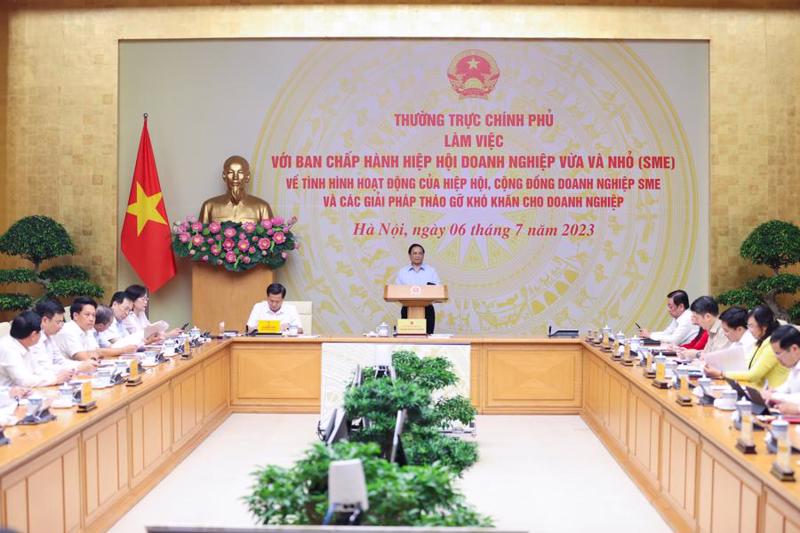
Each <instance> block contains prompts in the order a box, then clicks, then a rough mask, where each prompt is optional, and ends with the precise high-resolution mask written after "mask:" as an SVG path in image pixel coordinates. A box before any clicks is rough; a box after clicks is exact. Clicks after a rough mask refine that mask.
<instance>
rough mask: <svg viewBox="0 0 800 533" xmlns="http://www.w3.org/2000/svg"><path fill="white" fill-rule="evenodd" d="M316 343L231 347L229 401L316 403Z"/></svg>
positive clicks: (318, 382)
mask: <svg viewBox="0 0 800 533" xmlns="http://www.w3.org/2000/svg"><path fill="white" fill-rule="evenodd" d="M320 365H321V355H320V347H319V345H296V346H294V345H293V346H264V345H262V346H261V347H260V348H249V347H238V346H237V347H234V348H233V349H232V353H231V394H232V398H231V403H232V405H234V406H236V405H242V406H244V405H253V406H255V405H291V406H296V407H299V408H302V407H305V406H307V407H309V408H314V407H318V406H319V398H320V373H321V367H320Z"/></svg>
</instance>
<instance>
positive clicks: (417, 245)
mask: <svg viewBox="0 0 800 533" xmlns="http://www.w3.org/2000/svg"><path fill="white" fill-rule="evenodd" d="M414 248H419V249H420V250H422V253H423V254H424V253H425V248H423V247H422V245H421V244H419V243H416V242H415V243H414V244H412V245H411V246H409V247H408V255H411V250H413V249H414Z"/></svg>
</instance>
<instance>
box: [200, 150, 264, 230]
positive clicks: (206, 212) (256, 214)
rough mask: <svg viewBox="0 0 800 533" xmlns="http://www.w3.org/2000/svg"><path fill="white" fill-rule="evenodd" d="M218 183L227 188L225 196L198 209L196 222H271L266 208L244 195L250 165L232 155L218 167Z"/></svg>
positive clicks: (261, 203) (262, 201)
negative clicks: (222, 183) (219, 168)
mask: <svg viewBox="0 0 800 533" xmlns="http://www.w3.org/2000/svg"><path fill="white" fill-rule="evenodd" d="M222 181H224V182H225V185H226V186H227V187H228V192H227V193H226V194H221V195H219V196H215V197H213V198H209V199H208V200H206V201H205V202H203V205H202V207H200V222H202V223H203V224H208V223H209V222H211V221H214V220H216V221H218V222H221V221H224V220H230V221H233V222H239V223H242V222H259V221H260V220H262V219H264V218H272V209H271V208H270V206H269V204H268V203H267V202H265V201H264V200H262V199H261V198H259V197H257V196H251V195H249V194H247V191H245V187H246V186H247V183H248V182H249V181H250V163H248V162H247V159H245V158H244V157H242V156H240V155H232V156H230V157H229V158H228V159H226V160H225V164H224V165H223V166H222Z"/></svg>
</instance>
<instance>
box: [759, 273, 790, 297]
mask: <svg viewBox="0 0 800 533" xmlns="http://www.w3.org/2000/svg"><path fill="white" fill-rule="evenodd" d="M798 289H800V276H798V275H797V274H788V273H786V272H781V273H780V274H776V275H775V276H770V277H768V278H761V279H760V280H759V282H758V285H757V289H756V290H758V292H760V293H762V294H766V293H768V292H771V293H773V294H794V293H795V292H797V291H798Z"/></svg>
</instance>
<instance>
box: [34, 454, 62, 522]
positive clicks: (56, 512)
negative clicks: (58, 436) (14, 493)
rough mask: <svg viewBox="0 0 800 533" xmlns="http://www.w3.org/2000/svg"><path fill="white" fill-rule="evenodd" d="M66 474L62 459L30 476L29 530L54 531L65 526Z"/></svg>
mask: <svg viewBox="0 0 800 533" xmlns="http://www.w3.org/2000/svg"><path fill="white" fill-rule="evenodd" d="M63 491H64V476H63V471H62V465H61V460H60V459H59V460H56V461H52V462H51V463H50V464H48V465H47V466H45V467H44V468H42V469H40V470H38V471H36V472H34V473H33V474H31V475H30V476H29V477H28V520H29V523H28V531H29V533H53V532H56V531H65V529H66V528H65V527H64V496H63V494H64V492H63Z"/></svg>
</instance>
